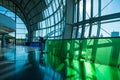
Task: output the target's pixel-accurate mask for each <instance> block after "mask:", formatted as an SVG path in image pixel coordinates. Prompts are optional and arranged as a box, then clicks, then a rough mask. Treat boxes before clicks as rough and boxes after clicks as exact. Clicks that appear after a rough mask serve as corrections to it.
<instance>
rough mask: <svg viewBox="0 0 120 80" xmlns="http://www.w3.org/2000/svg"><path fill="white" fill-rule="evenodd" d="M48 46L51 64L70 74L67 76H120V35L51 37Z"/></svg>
mask: <svg viewBox="0 0 120 80" xmlns="http://www.w3.org/2000/svg"><path fill="white" fill-rule="evenodd" d="M46 48H47V52H48V54H47V59H46V62H47V65H48V66H50V67H52V68H54V69H55V70H56V71H59V72H60V73H61V74H62V75H63V76H66V78H65V80H103V79H107V77H109V78H108V79H109V80H114V79H113V78H115V79H117V80H119V78H120V72H117V73H116V71H117V70H116V66H118V65H119V64H120V55H119V54H120V38H100V39H80V40H47V42H46ZM103 65H104V66H103ZM110 66H112V67H110ZM114 67H115V70H114ZM104 75H107V76H104ZM100 77H101V78H100Z"/></svg>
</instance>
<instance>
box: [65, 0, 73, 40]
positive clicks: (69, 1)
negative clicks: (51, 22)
mask: <svg viewBox="0 0 120 80" xmlns="http://www.w3.org/2000/svg"><path fill="white" fill-rule="evenodd" d="M73 8H74V0H66V15H65V20H66V26H65V30H64V35H63V39H71V38H72V29H73V25H72V24H73V13H74V10H73Z"/></svg>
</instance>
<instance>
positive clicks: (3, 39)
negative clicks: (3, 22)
mask: <svg viewBox="0 0 120 80" xmlns="http://www.w3.org/2000/svg"><path fill="white" fill-rule="evenodd" d="M1 47H2V48H4V47H5V34H2V40H1Z"/></svg>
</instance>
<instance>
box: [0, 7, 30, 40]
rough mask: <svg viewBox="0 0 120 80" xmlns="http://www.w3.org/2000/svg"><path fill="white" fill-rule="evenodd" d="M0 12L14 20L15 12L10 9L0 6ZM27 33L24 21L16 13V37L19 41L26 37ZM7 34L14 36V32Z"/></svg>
mask: <svg viewBox="0 0 120 80" xmlns="http://www.w3.org/2000/svg"><path fill="white" fill-rule="evenodd" d="M0 13H2V14H4V15H6V16H8V17H10V18H12V19H13V20H15V14H14V13H13V12H11V11H10V10H8V9H6V8H4V7H2V6H0ZM27 33H28V31H27V29H26V26H25V24H24V22H23V21H22V20H21V19H20V18H19V17H18V16H17V15H16V39H17V40H18V42H21V41H23V40H25V39H26V34H27ZM8 35H10V36H12V37H15V32H12V33H9V34H8Z"/></svg>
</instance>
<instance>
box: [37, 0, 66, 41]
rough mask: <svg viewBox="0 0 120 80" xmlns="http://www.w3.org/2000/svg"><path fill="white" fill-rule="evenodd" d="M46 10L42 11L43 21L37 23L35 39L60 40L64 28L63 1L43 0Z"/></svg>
mask: <svg viewBox="0 0 120 80" xmlns="http://www.w3.org/2000/svg"><path fill="white" fill-rule="evenodd" d="M45 2H46V4H47V8H46V9H45V10H44V11H43V13H42V14H43V16H44V19H43V21H40V22H39V23H38V30H36V31H35V33H36V37H39V36H42V37H45V38H48V39H61V38H62V34H63V28H64V26H65V23H64V22H65V19H64V9H65V0H45Z"/></svg>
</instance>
